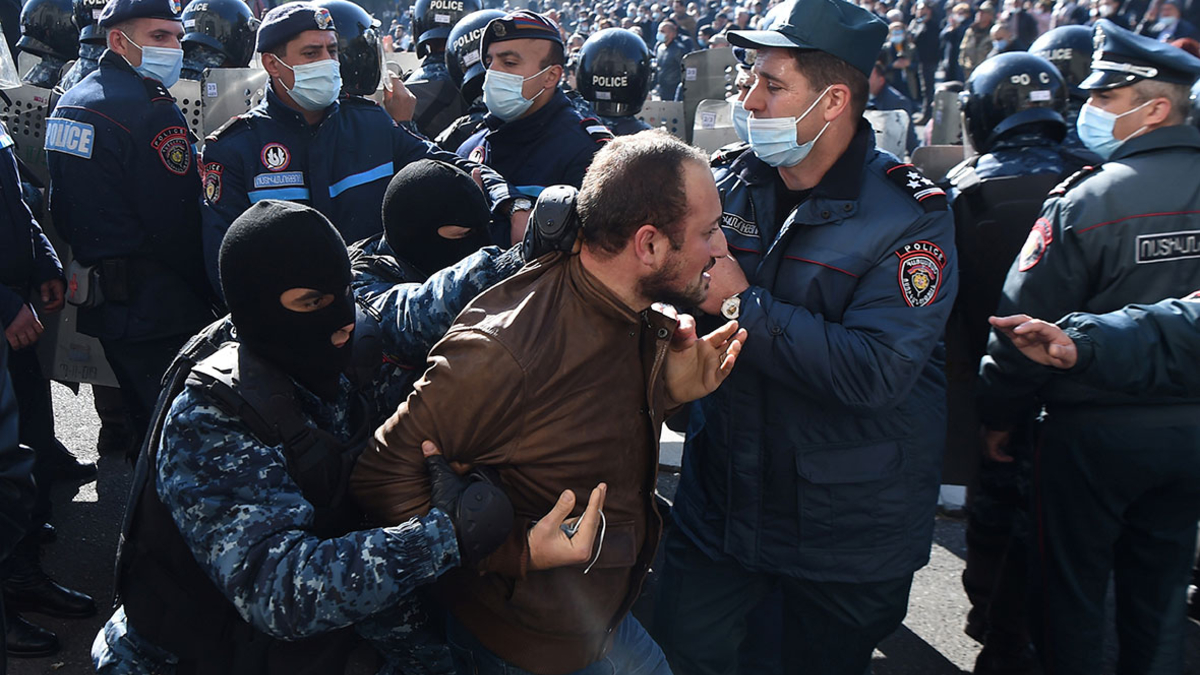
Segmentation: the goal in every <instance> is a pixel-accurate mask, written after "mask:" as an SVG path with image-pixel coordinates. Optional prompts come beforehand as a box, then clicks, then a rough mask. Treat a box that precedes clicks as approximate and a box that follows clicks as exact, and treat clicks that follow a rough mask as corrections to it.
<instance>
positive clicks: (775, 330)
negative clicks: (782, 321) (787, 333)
mask: <svg viewBox="0 0 1200 675" xmlns="http://www.w3.org/2000/svg"><path fill="white" fill-rule="evenodd" d="M782 333H783V329H782V328H780V327H779V326H771V335H780V334H782Z"/></svg>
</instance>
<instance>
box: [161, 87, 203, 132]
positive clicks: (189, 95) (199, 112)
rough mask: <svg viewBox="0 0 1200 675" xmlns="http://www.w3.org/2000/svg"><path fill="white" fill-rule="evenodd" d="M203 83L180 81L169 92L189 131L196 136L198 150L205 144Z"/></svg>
mask: <svg viewBox="0 0 1200 675" xmlns="http://www.w3.org/2000/svg"><path fill="white" fill-rule="evenodd" d="M201 85H202V83H200V82H197V81H196V80H179V81H178V82H176V83H175V84H174V85H173V86H172V87H171V88H170V89H168V90H167V91H169V92H170V93H171V98H174V99H175V105H176V106H178V107H179V112H181V113H183V119H185V120H186V121H187V126H188V130H189V131H191V132H192V133H193V134H195V135H196V139H197V143H198V145H197V146H196V148H197V149H199V148H200V147H201V146H200V145H199V144H200V143H203V142H204V136H205V133H204V101H203V100H202V98H201V96H200V91H201Z"/></svg>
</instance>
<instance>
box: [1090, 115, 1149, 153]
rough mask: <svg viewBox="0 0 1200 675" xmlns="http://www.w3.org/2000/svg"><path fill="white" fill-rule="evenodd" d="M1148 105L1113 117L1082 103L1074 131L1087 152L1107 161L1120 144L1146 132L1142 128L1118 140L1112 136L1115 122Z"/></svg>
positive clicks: (1144, 128)
mask: <svg viewBox="0 0 1200 675" xmlns="http://www.w3.org/2000/svg"><path fill="white" fill-rule="evenodd" d="M1149 104H1150V101H1146V102H1145V103H1143V104H1141V105H1139V106H1138V107H1136V108H1134V109H1133V110H1127V111H1125V112H1123V113H1121V114H1120V115H1114V114H1113V113H1110V112H1108V111H1107V110H1101V109H1100V108H1097V107H1096V106H1094V105H1092V104H1091V103H1084V104H1083V107H1082V108H1081V109H1080V110H1079V118H1078V119H1077V120H1076V121H1075V129H1076V131H1078V132H1079V140H1081V141H1083V144H1084V145H1086V146H1087V147H1088V149H1089V150H1091V151H1092V152H1094V153H1096V154H1097V155H1100V156H1101V157H1103V158H1104V159H1105V160H1107V159H1108V158H1109V157H1112V154H1113V153H1114V152H1116V150H1117V148H1119V147H1120V146H1121V144H1122V143H1124V142H1125V141H1127V140H1129V139H1131V138H1133V137H1134V136H1137V135H1138V134H1140V133H1142V132H1143V131H1145V130H1146V127H1144V126H1143V127H1141V128H1140V129H1138V130H1137V131H1135V132H1133V133H1132V134H1129V135H1128V136H1126V137H1125V138H1123V139H1120V140H1118V139H1117V138H1116V137H1115V136H1113V127H1114V126H1116V124H1117V120H1119V119H1121V118H1122V117H1124V116H1126V115H1128V114H1130V113H1134V112H1137V111H1138V110H1141V109H1142V108H1145V107H1146V106H1147V105H1149Z"/></svg>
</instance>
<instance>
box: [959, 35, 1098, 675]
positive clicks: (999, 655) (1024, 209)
mask: <svg viewBox="0 0 1200 675" xmlns="http://www.w3.org/2000/svg"><path fill="white" fill-rule="evenodd" d="M960 102H961V103H960V105H961V108H962V116H963V124H964V127H965V129H966V134H967V137H968V139H969V140H970V144H971V147H972V148H974V149H975V150H976V151H977V152H978V153H979V154H976V155H974V156H973V157H971V158H970V159H968V160H966V161H964V162H962V163H961V164H959V165H958V166H957V167H955V168H954V169H952V170H951V171H950V173H949V180H950V183H951V186H952V189H951V192H950V195H951V200H952V201H951V208H952V210H953V212H954V222H955V229H956V237H955V238H956V242H957V248H958V255H959V262H960V266H959V292H958V299H957V300H956V301H955V305H954V311H953V312H952V313H951V316H950V325H949V326H948V327H947V329H946V351H947V359H946V360H947V364H946V365H947V367H946V371H947V380H948V382H947V387H948V396H947V408H948V410H949V412H950V415H949V419H950V426H949V429H948V434H949V436H948V439H947V441H948V446H949V452H948V456H949V457H950V462H955V463H962V464H965V465H967V466H968V467H971V470H970V473H971V474H972V475H976V471H974V470H973V469H974V467H976V466H978V472H977V476H976V479H975V480H974V481H973V482H972V483H971V489H970V491H969V494H968V502H967V559H966V569H965V571H964V572H963V587H964V589H965V590H966V591H967V597H968V598H969V599H970V601H971V605H972V607H971V610H970V613H969V614H968V616H967V626H966V632H967V634H968V635H970V636H972V637H973V638H975V639H977V640H979V641H981V642H984V648H983V651H982V652H980V654H979V656H978V658H977V659H976V662H975V668H974V672H975V673H977V674H978V675H989V674H992V673H1008V674H1011V675H1017V674H1019V673H1029V672H1033V671H1034V670H1035V669H1036V660H1035V658H1034V655H1033V650H1032V648H1031V647H1030V638H1029V630H1028V612H1027V609H1026V605H1027V603H1026V600H1025V598H1026V596H1027V588H1026V579H1027V576H1028V575H1027V574H1026V566H1027V564H1026V563H1027V560H1026V554H1027V549H1026V543H1027V541H1026V539H1027V536H1028V534H1029V531H1030V528H1029V520H1028V517H1027V511H1028V509H1027V508H1025V505H1026V502H1027V500H1028V497H1029V493H1028V484H1029V469H1030V459H1031V455H1032V453H1031V452H1030V451H1029V447H1030V444H1029V442H1028V441H1027V439H1025V438H1024V435H1022V438H1021V440H1020V442H1014V443H1012V444H1011V448H1012V452H1010V453H1009V455H1010V456H1009V457H981V447H980V444H979V441H978V439H979V414H978V412H977V411H976V410H975V402H974V399H975V388H976V386H977V373H978V370H979V359H980V358H982V357H983V355H984V354H985V353H986V351H987V335H988V330H989V328H990V326H989V324H988V316H989V315H990V314H991V312H992V311H993V310H994V309H995V308H996V304H997V303H998V302H999V300H1000V289H1001V287H1002V286H1003V285H1004V276H1005V274H1006V272H1007V271H1008V267H1009V265H1010V264H1011V261H1012V259H1013V258H1015V257H1016V256H1017V253H1018V252H1019V251H1020V249H1021V244H1022V243H1023V242H1024V240H1025V236H1026V235H1027V234H1028V231H1029V225H1030V224H1032V223H1033V221H1034V220H1035V219H1036V218H1037V214H1038V211H1039V210H1040V209H1041V205H1042V201H1043V199H1044V197H1045V195H1046V193H1047V192H1049V190H1050V188H1051V187H1052V186H1054V185H1055V184H1057V183H1058V182H1059V181H1061V180H1062V179H1063V178H1065V177H1066V176H1067V175H1069V174H1071V173H1074V172H1075V171H1078V170H1079V169H1081V168H1082V167H1083V166H1085V165H1087V164H1093V163H1098V162H1099V161H1100V159H1099V158H1098V157H1096V156H1094V155H1092V153H1090V152H1087V151H1079V150H1074V149H1072V148H1069V147H1067V146H1066V145H1065V144H1064V143H1063V139H1064V137H1065V135H1066V131H1067V129H1066V122H1065V121H1064V119H1063V118H1064V115H1065V114H1066V111H1067V85H1066V83H1065V82H1064V81H1063V78H1062V75H1060V74H1059V72H1058V69H1057V68H1055V67H1054V65H1053V64H1052V63H1050V62H1049V61H1047V60H1045V59H1043V58H1041V57H1039V56H1034V55H1032V54H1026V53H1018V52H1013V53H1008V54H1000V55H998V56H995V57H992V58H990V59H988V60H987V61H984V62H983V64H982V65H980V66H979V68H976V69H975V72H973V73H971V79H970V80H969V81H968V82H967V85H966V90H965V91H964V92H963V93H962V94H960ZM1018 450H1020V451H1019V452H1018ZM1012 455H1015V457H1012Z"/></svg>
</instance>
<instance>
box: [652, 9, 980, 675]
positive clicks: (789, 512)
mask: <svg viewBox="0 0 1200 675" xmlns="http://www.w3.org/2000/svg"><path fill="white" fill-rule="evenodd" d="M780 11H782V12H783V18H782V19H781V20H780V21H779V22H778V23H776V24H774V26H775V27H774V28H773V29H772V30H768V31H738V30H734V31H731V32H730V34H729V40H730V42H731V43H732V44H734V45H738V46H742V47H747V48H755V49H757V50H758V53H757V56H756V61H755V65H754V72H755V75H756V77H757V79H756V81H755V84H754V86H753V88H752V89H751V91H750V93H749V95H748V96H747V97H746V100H745V101H744V103H743V105H744V107H745V108H746V109H747V110H749V111H750V113H751V114H750V118H749V120H748V130H749V137H750V147H749V149H748V150H746V151H745V152H743V153H741V154H738V155H736V156H734V155H732V154H727V155H725V156H724V157H722V158H719V159H718V163H717V164H716V165H715V166H714V167H713V172H714V175H715V177H716V180H717V187H718V189H719V190H720V191H721V194H722V196H723V199H724V215H723V216H722V219H721V223H720V224H721V226H722V227H723V228H724V232H725V236H726V238H727V239H728V241H729V248H730V250H731V252H732V258H731V259H730V258H727V259H722V260H719V261H718V262H717V263H716V265H715V266H714V267H713V268H712V269H711V270H709V275H710V277H711V279H712V282H711V285H710V288H709V298H710V300H712V302H706V303H705V304H704V305H702V306H701V309H702V310H704V311H705V312H708V313H719V314H721V315H722V316H724V317H727V318H737V319H738V322H739V324H740V325H741V326H742V327H743V328H745V329H746V330H747V331H748V332H749V334H750V336H749V338H748V340H747V343H746V345H747V348H746V349H745V350H744V351H743V352H742V354H741V358H743V359H746V362H745V363H743V364H740V367H739V368H738V369H736V370H735V372H734V373H733V374H732V375H731V376H730V378H729V379H727V380H726V381H725V383H724V384H723V385H722V387H721V388H720V389H719V390H717V391H716V392H714V393H713V394H712V395H710V396H708V397H706V398H704V399H701V401H700V402H699V404H698V405H697V406H694V408H693V412H692V419H691V423H690V424H689V428H688V434H687V444H688V451H687V452H686V453H684V460H683V475H682V478H681V482H680V486H679V491H678V493H677V494H676V501H675V507H674V509H673V510H672V515H673V516H674V521H675V524H676V525H677V526H678V527H677V528H676V529H675V530H674V531H673V532H672V533H670V534H668V535H667V539H666V542H665V543H664V550H665V563H664V569H663V576H662V581H661V584H662V585H661V595H660V599H659V604H658V606H657V608H656V611H655V630H654V631H652V632H653V634H654V635H655V637H656V638H657V639H658V640H659V642H660V644H662V646H663V648H664V651H665V652H666V653H667V656H668V659H670V660H671V664H672V668H673V669H674V670H675V671H676V672H687V673H724V672H731V671H732V670H733V668H734V667H735V665H736V655H737V648H738V643H739V642H741V638H742V636H743V635H744V634H745V631H744V628H745V626H746V620H747V619H746V615H747V613H748V612H749V611H751V610H752V608H754V607H755V606H756V605H757V604H758V603H759V601H760V600H761V599H762V598H763V597H764V596H765V595H766V594H768V593H770V592H771V590H772V589H773V588H776V587H777V588H779V589H780V590H781V591H782V594H783V603H782V605H783V615H784V617H783V622H782V625H783V641H782V644H781V645H779V646H778V648H779V649H780V650H781V651H782V653H783V672H788V673H792V672H805V673H818V674H821V675H825V674H837V675H861V674H862V673H863V672H864V671H865V670H866V669H867V668H868V666H869V664H870V660H871V653H872V650H873V649H874V648H875V646H876V644H878V642H879V641H880V640H882V639H883V638H884V637H886V636H887V635H888V634H890V633H891V632H892V631H893V630H894V629H895V628H896V627H897V626H899V625H900V622H901V620H902V619H903V617H904V615H905V612H906V609H907V605H908V592H909V587H910V584H911V581H912V575H913V572H914V571H915V570H917V569H918V568H920V567H921V566H922V565H924V564H925V562H926V561H927V560H928V557H929V547H930V544H931V541H932V535H933V513H934V509H935V505H936V502H937V492H938V483H939V477H940V468H941V458H942V446H943V443H944V439H945V422H946V418H945V376H944V375H943V373H942V363H941V361H942V353H941V352H942V349H941V346H940V339H941V335H942V330H943V328H944V326H945V323H946V318H947V316H948V315H949V313H950V308H951V305H952V304H953V302H954V296H955V293H956V291H957V274H958V272H957V262H956V255H955V250H954V240H953V236H954V233H953V220H952V218H951V215H950V212H949V211H948V210H947V207H946V200H945V196H944V192H943V191H942V190H940V189H938V188H937V187H936V186H934V185H933V184H932V183H930V182H929V181H928V180H927V179H926V178H924V176H922V175H921V174H920V173H919V172H918V171H917V170H915V169H914V168H913V167H912V166H910V165H905V164H901V163H900V162H899V161H898V160H897V159H896V158H895V157H894V156H892V155H891V154H889V153H886V152H882V151H879V150H877V149H876V148H875V143H874V140H875V139H874V133H873V131H872V129H871V126H870V125H869V124H868V123H867V122H866V120H864V119H862V111H863V110H864V109H865V107H866V104H867V97H868V84H867V82H868V76H869V74H870V72H871V68H872V65H873V64H874V62H875V59H876V57H877V55H878V51H879V48H878V45H880V44H882V42H883V40H884V37H885V36H886V34H887V26H886V24H884V23H883V22H882V21H880V20H879V19H878V18H876V17H875V16H873V15H872V14H871V13H870V12H869V11H867V10H865V9H862V8H859V7H857V6H854V5H852V4H850V3H848V2H845V1H844V0H791V1H790V2H788V3H785V4H783V5H781V6H780ZM814 345H815V347H814Z"/></svg>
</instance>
